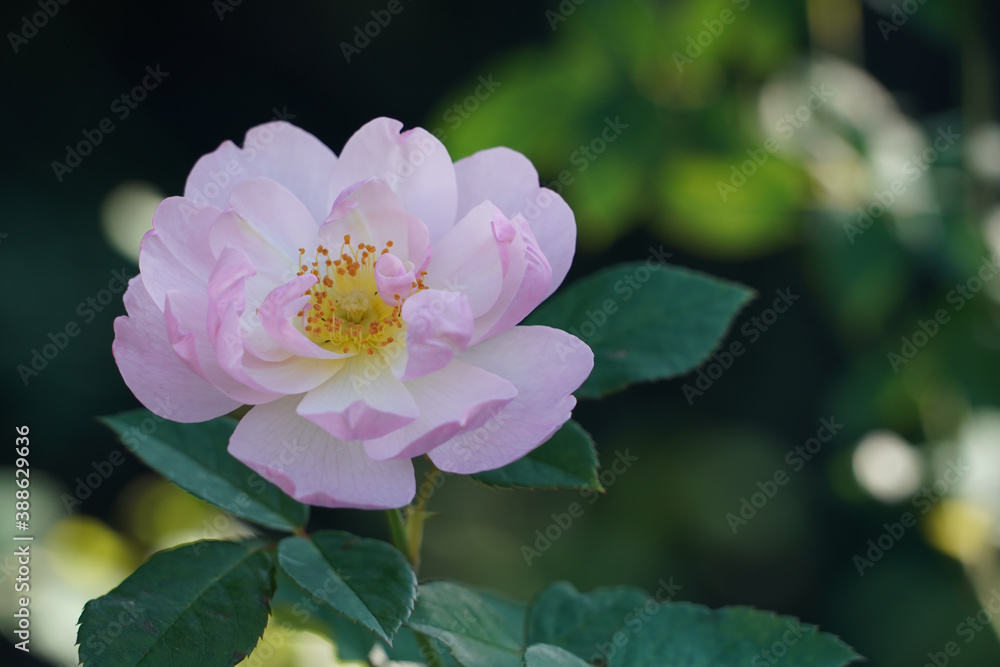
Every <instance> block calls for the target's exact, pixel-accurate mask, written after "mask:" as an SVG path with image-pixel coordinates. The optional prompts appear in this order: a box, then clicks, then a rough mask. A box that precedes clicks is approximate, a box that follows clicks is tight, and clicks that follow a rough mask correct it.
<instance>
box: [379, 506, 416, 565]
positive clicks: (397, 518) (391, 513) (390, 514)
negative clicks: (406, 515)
mask: <svg viewBox="0 0 1000 667" xmlns="http://www.w3.org/2000/svg"><path fill="white" fill-rule="evenodd" d="M385 516H386V518H387V519H389V534H390V535H391V536H392V543H393V544H394V545H396V548H397V549H399V550H400V551H402V552H403V554H404V555H405V556H406V557H407V559H409V558H410V545H409V542H408V540H407V539H406V523H405V521H404V520H403V512H402V510H386V511H385ZM410 564H411V565H412V564H413V563H412V561H411V562H410Z"/></svg>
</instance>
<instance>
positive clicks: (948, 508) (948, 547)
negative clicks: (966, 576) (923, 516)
mask: <svg viewBox="0 0 1000 667" xmlns="http://www.w3.org/2000/svg"><path fill="white" fill-rule="evenodd" d="M993 524H994V520H993V515H992V514H991V513H990V512H988V511H987V510H985V509H983V508H982V507H979V506H978V505H974V504H972V503H967V502H963V501H960V500H950V499H945V500H943V501H941V503H940V504H939V505H937V506H936V507H935V508H934V510H933V511H932V512H931V513H930V515H928V517H927V524H926V532H927V539H928V541H929V542H930V543H931V544H932V545H934V547H935V548H937V549H938V550H939V551H941V552H943V553H946V554H948V555H949V556H951V557H952V558H955V559H956V560H959V561H961V562H962V563H964V564H965V565H972V564H974V563H977V562H980V561H981V560H982V558H983V557H984V556H985V555H986V554H988V553H990V551H991V543H990V538H991V536H992V534H993Z"/></svg>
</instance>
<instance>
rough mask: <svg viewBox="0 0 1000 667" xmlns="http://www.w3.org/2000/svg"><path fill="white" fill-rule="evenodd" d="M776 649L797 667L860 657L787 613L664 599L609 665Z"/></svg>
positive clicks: (695, 660)
mask: <svg viewBox="0 0 1000 667" xmlns="http://www.w3.org/2000/svg"><path fill="white" fill-rule="evenodd" d="M626 632H627V631H626ZM779 647H780V648H779ZM765 651H768V652H769V653H765ZM779 653H780V654H781V656H782V657H781V660H782V662H783V663H785V664H788V665H796V666H797V667H841V665H847V664H849V663H851V662H854V661H855V660H860V659H861V656H859V655H858V654H856V653H855V652H854V651H852V650H851V648H850V647H849V646H848V645H847V644H845V643H844V642H842V641H841V640H840V639H838V638H837V637H835V636H833V635H830V634H827V633H824V632H818V631H817V629H816V626H814V625H808V624H803V623H799V622H798V620H796V619H794V618H791V617H789V616H778V615H777V614H774V613H771V612H766V611H757V610H756V609H749V608H747V607H724V608H722V609H718V610H712V609H709V608H707V607H702V606H701V605H695V604H689V603H668V604H665V605H662V607H661V611H660V612H659V613H658V614H656V615H655V616H653V617H652V618H651V619H650V620H649V621H648V623H647V624H646V626H645V627H643V628H642V629H641V630H640V631H639V632H638V633H636V634H635V635H634V636H633V637H630V638H629V641H628V642H627V643H626V644H625V646H624V647H622V648H620V649H619V650H617V651H616V652H615V653H614V654H613V655H611V658H610V660H609V661H608V667H645V666H649V667H653V666H654V665H655V666H658V665H667V664H669V665H678V667H680V666H687V667H710V666H711V667H729V666H732V667H736V666H737V665H755V664H764V663H766V662H767V659H768V658H769V657H773V656H777V655H779Z"/></svg>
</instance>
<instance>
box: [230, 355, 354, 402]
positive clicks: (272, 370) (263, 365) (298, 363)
mask: <svg viewBox="0 0 1000 667" xmlns="http://www.w3.org/2000/svg"><path fill="white" fill-rule="evenodd" d="M343 366H344V361H343V359H313V358H311V357H290V358H288V359H285V360H284V361H262V360H260V359H257V358H255V357H254V356H253V355H246V356H244V357H243V370H244V371H245V372H246V373H247V375H248V376H249V377H250V378H252V379H253V380H254V381H255V382H256V383H257V384H259V385H260V386H262V387H264V388H265V389H269V390H271V391H275V392H279V393H281V394H303V393H305V392H307V391H309V390H311V389H315V388H316V387H318V386H320V385H321V384H323V383H324V382H326V381H327V380H329V379H330V378H331V377H333V376H334V375H335V374H336V373H337V372H338V371H339V370H340V369H341V368H343Z"/></svg>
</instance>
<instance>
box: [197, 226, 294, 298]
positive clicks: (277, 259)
mask: <svg viewBox="0 0 1000 667" xmlns="http://www.w3.org/2000/svg"><path fill="white" fill-rule="evenodd" d="M208 241H209V246H210V247H211V249H212V253H213V254H214V255H215V256H216V257H221V256H222V253H223V252H224V251H225V250H226V249H227V248H230V249H233V250H238V251H239V252H241V253H242V254H243V255H245V256H246V257H247V258H249V261H250V264H251V265H252V266H253V267H254V269H255V270H256V271H257V272H259V273H261V274H263V275H266V276H268V277H269V278H270V279H271V280H272V281H274V282H276V283H279V284H282V283H285V282H287V281H288V280H290V279H291V278H293V277H295V275H296V274H297V273H298V270H299V259H298V253H296V256H295V257H291V256H290V255H289V254H288V253H286V252H284V251H281V250H279V249H278V248H275V247H274V245H273V244H272V243H271V242H270V241H268V240H267V239H266V238H264V237H263V236H261V235H260V234H259V233H257V232H256V231H255V230H254V229H253V228H252V227H251V226H250V224H249V223H248V222H247V221H246V220H244V219H243V218H241V217H240V216H239V215H237V213H236V212H235V211H232V210H229V211H225V212H224V213H222V215H220V216H219V217H218V218H216V219H215V222H213V223H212V228H211V229H210V230H209V232H208Z"/></svg>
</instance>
